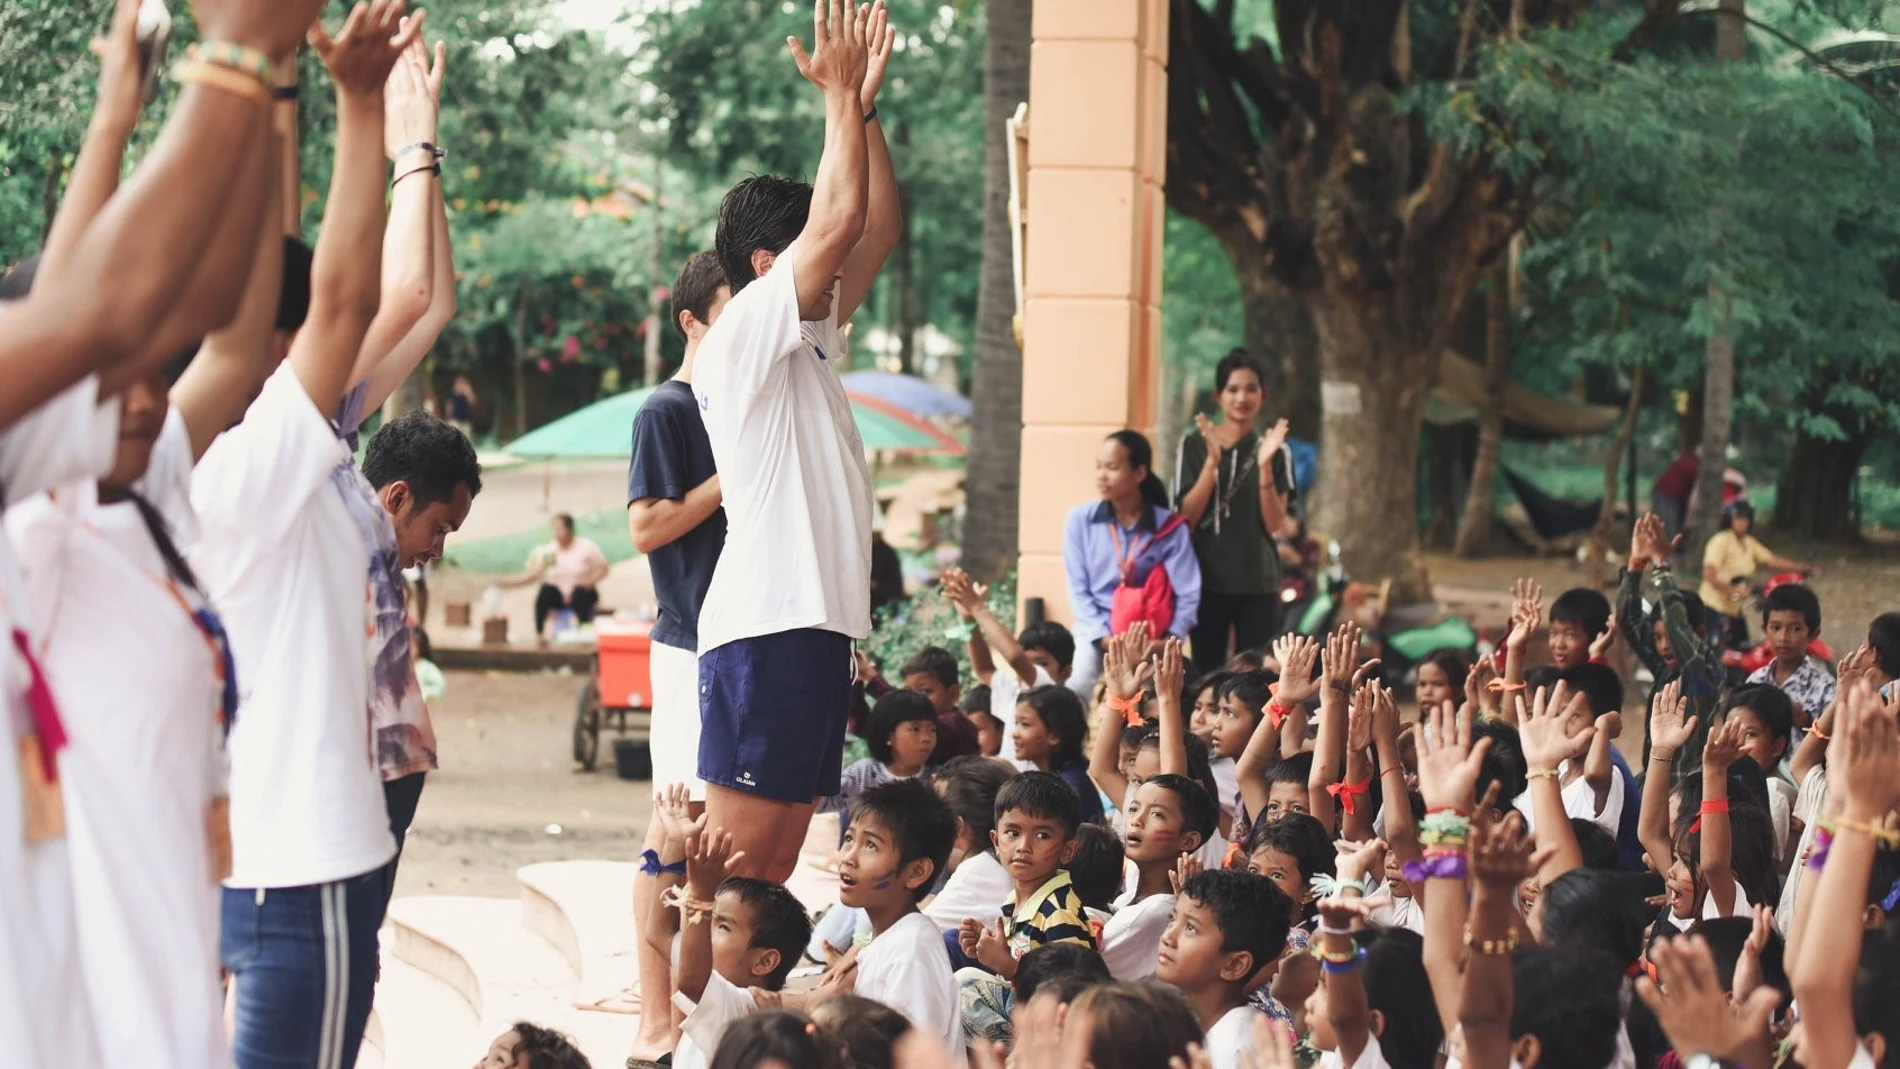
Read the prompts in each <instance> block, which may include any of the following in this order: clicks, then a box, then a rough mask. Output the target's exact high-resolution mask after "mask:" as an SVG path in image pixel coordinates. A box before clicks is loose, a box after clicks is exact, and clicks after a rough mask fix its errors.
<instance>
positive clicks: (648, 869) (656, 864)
mask: <svg viewBox="0 0 1900 1069" xmlns="http://www.w3.org/2000/svg"><path fill="white" fill-rule="evenodd" d="M640 872H641V874H642V875H645V876H658V875H660V874H661V873H663V872H664V873H667V874H669V875H672V876H684V875H686V862H684V861H675V862H673V863H672V864H671V865H662V864H660V855H659V854H657V853H655V852H654V851H652V850H647V851H645V852H643V853H641V855H640Z"/></svg>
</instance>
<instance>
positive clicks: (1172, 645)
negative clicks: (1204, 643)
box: [1155, 638, 1218, 802]
mask: <svg viewBox="0 0 1900 1069" xmlns="http://www.w3.org/2000/svg"><path fill="white" fill-rule="evenodd" d="M1186 681H1187V667H1186V665H1185V663H1184V662H1183V659H1182V656H1181V640H1180V639H1178V638H1170V639H1168V640H1167V641H1166V642H1164V643H1162V645H1161V662H1160V664H1159V665H1158V666H1156V668H1155V721H1156V724H1157V727H1158V730H1159V734H1160V738H1161V771H1162V773H1163V774H1166V775H1173V776H1185V775H1187V774H1188V760H1187V717H1185V716H1182V715H1181V688H1182V686H1183V684H1185V683H1186ZM1216 801H1217V802H1218V799H1217V800H1216Z"/></svg>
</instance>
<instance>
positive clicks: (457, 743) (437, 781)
mask: <svg viewBox="0 0 1900 1069" xmlns="http://www.w3.org/2000/svg"><path fill="white" fill-rule="evenodd" d="M581 683H582V679H581V678H580V677H577V676H574V675H572V674H563V673H558V672H540V673H533V674H512V673H501V672H496V673H481V672H450V673H448V692H447V694H446V695H444V697H443V698H442V700H441V702H440V703H439V705H438V707H437V709H436V711H435V732H436V741H437V744H438V747H439V752H440V755H441V762H442V769H441V771H439V772H436V773H434V774H433V775H431V776H430V777H429V782H428V786H427V788H425V789H424V791H423V794H422V805H421V808H420V809H419V810H418V811H417V814H416V823H415V826H414V827H413V828H412V829H411V830H410V832H409V840H408V843H407V845H406V846H405V847H404V849H403V862H402V867H401V869H400V870H399V873H398V877H397V881H396V893H397V894H399V895H408V894H459V895H485V896H494V897H513V896H514V895H515V894H516V893H518V891H519V887H518V886H517V885H516V883H515V870H516V869H517V868H519V867H521V866H522V865H527V864H531V863H534V862H537V861H562V860H571V859H576V858H605V859H610V860H626V861H631V860H635V859H636V858H637V857H638V855H639V853H640V850H641V849H642V845H641V844H642V841H643V840H644V839H645V837H646V826H647V818H648V815H649V813H650V812H651V809H652V787H651V786H650V785H649V784H646V783H630V782H627V781H624V780H621V779H619V778H617V777H616V776H615V775H614V773H613V770H612V764H611V761H607V762H606V763H605V764H604V766H603V768H602V769H601V770H600V771H598V772H591V773H589V772H581V771H579V770H578V766H577V765H575V764H574V762H573V760H572V757H571V746H572V744H571V742H570V734H569V732H570V728H571V726H572V724H573V717H574V696H575V693H576V692H577V691H578V690H579V689H580V686H581ZM601 749H602V751H603V757H606V756H607V755H608V754H610V753H611V751H612V747H611V744H610V743H609V742H608V741H607V738H605V737H604V738H603V739H602V740H601Z"/></svg>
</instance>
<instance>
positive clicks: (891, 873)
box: [838, 779, 964, 1064]
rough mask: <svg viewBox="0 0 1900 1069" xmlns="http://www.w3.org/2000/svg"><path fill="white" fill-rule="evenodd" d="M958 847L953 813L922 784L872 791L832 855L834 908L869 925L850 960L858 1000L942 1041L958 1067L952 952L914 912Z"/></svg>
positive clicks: (858, 804)
mask: <svg viewBox="0 0 1900 1069" xmlns="http://www.w3.org/2000/svg"><path fill="white" fill-rule="evenodd" d="M956 840H957V818H956V814H955V813H953V812H951V810H950V807H949V806H948V805H946V804H945V803H944V800H943V799H942V798H939V797H938V796H937V792H936V791H934V790H932V789H931V788H929V787H927V786H925V785H924V784H923V783H922V782H920V781H918V780H914V779H907V780H898V781H896V782H895V783H886V784H882V785H880V786H877V787H873V788H871V789H870V790H868V791H866V792H864V794H863V795H862V796H860V797H859V799H858V800H857V802H856V803H854V804H853V806H852V808H851V826H850V827H849V828H846V829H845V835H844V846H843V847H842V848H840V850H839V852H838V901H839V902H841V903H843V904H844V905H846V906H850V907H852V908H855V909H862V910H863V911H864V912H865V915H866V916H867V917H868V918H869V919H870V922H871V942H870V944H869V945H868V946H866V947H865V948H864V949H863V950H861V951H859V952H858V956H857V959H856V964H855V967H856V970H857V983H856V987H855V992H856V994H858V995H859V996H861V997H863V998H868V999H871V1000H873V1001H876V1002H882V1003H883V1004H885V1005H886V1006H891V1007H893V1008H899V1009H901V1010H902V1011H903V1013H904V1014H905V1015H906V1016H908V1017H909V1018H910V1021H911V1024H912V1025H913V1026H914V1027H916V1029H917V1030H918V1031H919V1032H922V1033H923V1034H925V1035H929V1036H941V1037H942V1038H943V1042H944V1044H945V1046H946V1048H947V1050H948V1051H949V1054H950V1058H951V1061H952V1063H953V1064H960V1063H961V1062H962V1061H963V1056H964V1055H963V1051H964V1046H963V1030H962V1028H961V1027H960V1025H959V1023H958V1012H957V983H956V974H955V972H954V971H953V970H952V969H951V967H950V951H949V949H948V948H947V947H945V946H944V941H943V933H942V932H941V931H940V930H939V929H938V927H937V925H936V922H935V921H932V920H931V919H930V918H929V917H926V916H925V915H924V914H922V913H920V912H918V903H919V902H921V901H922V900H923V898H924V897H925V896H926V895H928V894H929V893H930V888H931V886H932V885H934V884H935V883H936V882H937V874H938V873H940V872H942V871H943V868H944V865H945V864H946V863H947V862H948V860H949V858H950V851H951V848H952V847H953V846H955V844H956ZM843 967H844V968H845V969H847V970H848V969H850V968H851V967H852V966H851V965H850V964H849V963H847V964H845V965H844V966H843Z"/></svg>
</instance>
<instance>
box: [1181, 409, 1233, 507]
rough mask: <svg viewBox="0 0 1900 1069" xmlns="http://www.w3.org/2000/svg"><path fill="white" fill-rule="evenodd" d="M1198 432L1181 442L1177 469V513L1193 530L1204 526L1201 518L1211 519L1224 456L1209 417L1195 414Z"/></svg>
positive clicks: (1195, 425)
mask: <svg viewBox="0 0 1900 1069" xmlns="http://www.w3.org/2000/svg"><path fill="white" fill-rule="evenodd" d="M1194 428H1195V430H1197V431H1199V432H1200V433H1199V434H1198V435H1195V434H1190V435H1188V436H1186V437H1185V438H1182V439H1181V451H1180V452H1179V453H1177V454H1176V455H1175V469H1174V502H1175V510H1176V511H1177V512H1179V513H1180V514H1181V516H1182V518H1184V519H1186V520H1187V525H1188V527H1189V528H1193V527H1195V526H1198V525H1199V524H1200V522H1201V517H1203V516H1206V515H1207V506H1208V503H1209V502H1211V501H1213V500H1214V489H1215V486H1216V485H1217V484H1218V483H1219V482H1220V458H1221V453H1222V449H1221V444H1220V439H1219V438H1217V437H1215V434H1214V425H1213V424H1212V423H1210V422H1208V419H1207V416H1205V415H1203V414H1202V413H1199V412H1197V413H1195V414H1194ZM1196 443H1198V445H1197V444H1196Z"/></svg>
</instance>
